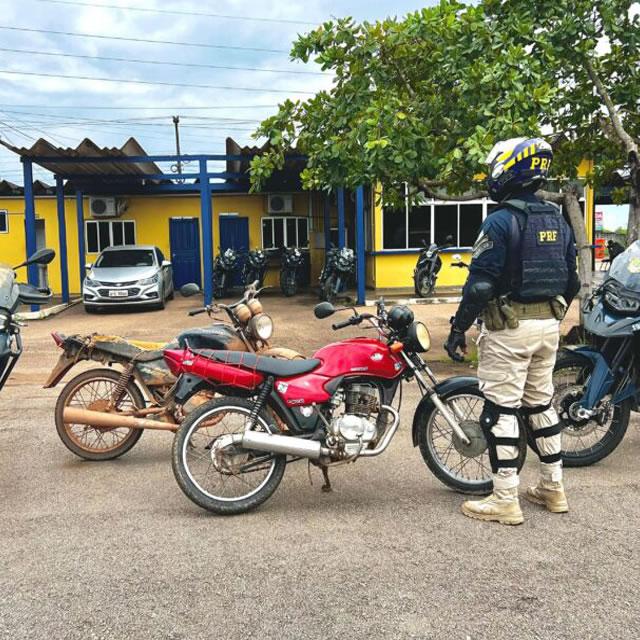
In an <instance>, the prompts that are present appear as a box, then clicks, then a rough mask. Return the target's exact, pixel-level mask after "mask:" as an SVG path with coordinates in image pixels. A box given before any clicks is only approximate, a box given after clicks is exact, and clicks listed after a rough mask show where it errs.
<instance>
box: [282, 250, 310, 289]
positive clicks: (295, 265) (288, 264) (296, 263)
mask: <svg viewBox="0 0 640 640" xmlns="http://www.w3.org/2000/svg"><path fill="white" fill-rule="evenodd" d="M303 268H304V256H303V255H302V251H300V249H298V248H297V247H285V248H284V249H283V251H282V268H281V270H280V288H281V289H282V293H284V295H285V296H287V298H290V297H291V296H295V295H296V293H298V289H299V288H300V281H301V280H302V271H303Z"/></svg>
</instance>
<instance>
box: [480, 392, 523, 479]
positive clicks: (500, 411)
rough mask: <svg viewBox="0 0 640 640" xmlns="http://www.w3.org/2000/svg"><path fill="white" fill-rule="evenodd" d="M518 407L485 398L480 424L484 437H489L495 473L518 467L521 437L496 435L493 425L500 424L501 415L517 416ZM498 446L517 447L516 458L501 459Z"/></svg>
mask: <svg viewBox="0 0 640 640" xmlns="http://www.w3.org/2000/svg"><path fill="white" fill-rule="evenodd" d="M517 413H518V410H517V409H514V408H512V407H503V406H501V405H499V404H495V403H494V402H491V400H485V402H484V408H483V409H482V413H481V414H480V426H481V427H482V432H483V433H484V437H485V438H486V439H487V447H488V450H489V461H490V462H491V471H492V472H493V473H494V474H495V473H498V470H499V469H516V470H517V469H518V460H519V458H520V439H519V438H518V437H504V436H496V435H495V433H494V432H493V427H494V426H495V425H496V424H498V420H500V416H502V415H507V416H516V415H517ZM498 447H515V448H516V450H517V453H516V457H515V458H507V459H501V458H499V457H498Z"/></svg>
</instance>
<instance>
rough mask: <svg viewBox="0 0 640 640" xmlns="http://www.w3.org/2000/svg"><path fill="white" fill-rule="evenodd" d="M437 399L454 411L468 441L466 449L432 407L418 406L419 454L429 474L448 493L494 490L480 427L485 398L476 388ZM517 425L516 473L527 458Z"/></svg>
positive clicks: (489, 463)
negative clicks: (449, 489) (448, 489)
mask: <svg viewBox="0 0 640 640" xmlns="http://www.w3.org/2000/svg"><path fill="white" fill-rule="evenodd" d="M440 399H441V400H442V401H443V402H445V403H446V404H447V405H448V407H449V408H450V409H453V407H455V409H456V411H455V413H456V415H458V416H459V418H462V419H459V422H460V426H461V427H462V430H463V431H464V432H465V434H466V436H467V437H468V438H469V440H470V441H471V443H470V444H468V445H466V444H465V443H464V442H463V441H462V440H461V439H460V438H458V437H457V436H456V434H455V433H454V432H453V429H452V428H451V427H450V426H449V423H448V422H447V421H446V420H445V418H444V416H443V415H442V413H440V411H439V410H438V409H437V408H436V407H435V406H433V405H430V404H421V405H420V406H419V407H418V412H417V413H416V420H417V421H418V425H419V429H418V445H419V447H420V453H421V454H422V457H423V459H424V461H425V462H426V464H427V466H428V467H429V469H430V470H431V472H432V473H433V474H434V475H435V476H436V478H438V480H440V481H441V482H442V483H444V484H446V485H447V486H448V487H450V488H451V489H455V490H456V491H458V492H460V493H465V494H469V495H487V494H489V493H491V491H492V490H493V481H492V473H491V462H490V461H489V450H488V447H487V440H486V438H485V437H484V433H483V432H482V428H481V427H480V414H481V413H482V409H483V406H484V396H483V395H482V392H481V391H480V390H479V389H478V388H477V386H476V387H469V388H466V389H458V390H457V391H454V392H451V393H450V394H448V395H441V396H440ZM523 426H524V425H522V424H520V436H519V437H520V446H519V449H520V456H519V458H518V472H519V471H520V469H522V466H523V465H524V461H525V458H526V455H527V436H526V433H525V429H524V428H523Z"/></svg>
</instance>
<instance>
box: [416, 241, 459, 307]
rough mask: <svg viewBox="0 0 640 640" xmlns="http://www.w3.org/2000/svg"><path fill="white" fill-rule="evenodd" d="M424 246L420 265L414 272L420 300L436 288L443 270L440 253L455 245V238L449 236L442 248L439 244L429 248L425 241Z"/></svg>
mask: <svg viewBox="0 0 640 640" xmlns="http://www.w3.org/2000/svg"><path fill="white" fill-rule="evenodd" d="M422 244H423V246H424V248H423V249H422V250H421V251H420V255H419V257H418V263H417V264H416V268H415V269H414V271H413V282H414V287H415V291H416V295H417V296H418V297H420V298H427V297H428V296H430V295H431V294H432V293H433V290H434V289H435V288H436V282H437V281H438V274H439V273H440V269H442V258H440V252H441V251H442V250H443V249H446V248H447V247H450V246H452V245H453V236H447V238H446V240H445V243H444V244H443V245H441V246H438V245H437V244H431V245H428V246H427V243H426V241H425V240H423V241H422Z"/></svg>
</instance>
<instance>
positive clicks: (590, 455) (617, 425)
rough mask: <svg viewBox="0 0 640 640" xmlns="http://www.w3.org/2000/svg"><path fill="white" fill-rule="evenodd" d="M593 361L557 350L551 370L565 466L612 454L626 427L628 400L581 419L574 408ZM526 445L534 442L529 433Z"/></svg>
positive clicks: (534, 447)
mask: <svg viewBox="0 0 640 640" xmlns="http://www.w3.org/2000/svg"><path fill="white" fill-rule="evenodd" d="M592 371H593V363H592V362H591V361H588V360H586V359H585V358H582V357H580V356H578V355H575V354H573V353H561V354H560V355H559V356H558V360H557V362H556V366H555V368H554V370H553V386H554V389H555V391H554V395H553V406H554V408H555V410H556V412H557V414H558V417H559V418H560V422H561V424H562V427H563V429H562V434H561V437H562V449H561V451H562V462H563V464H564V466H565V467H587V466H589V465H592V464H595V463H596V462H599V461H600V460H603V459H604V458H606V457H607V456H608V455H610V454H611V453H613V452H614V451H615V450H616V448H617V447H618V445H619V444H620V442H621V441H622V438H623V437H624V434H625V433H626V432H627V427H628V426H629V417H630V414H631V399H630V398H629V399H627V400H624V401H623V402H621V403H620V404H618V405H616V406H614V407H608V408H605V409H604V410H603V413H600V414H599V415H597V416H594V417H593V418H591V419H588V420H584V419H583V420H581V419H578V417H577V416H576V415H575V413H574V411H575V408H576V407H577V403H578V401H579V400H580V399H581V398H582V396H583V395H584V389H585V386H586V384H587V383H588V381H589V378H590V376H591V373H592ZM529 444H530V446H531V448H532V449H533V450H534V451H535V450H536V444H535V440H533V438H532V436H530V440H529Z"/></svg>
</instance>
